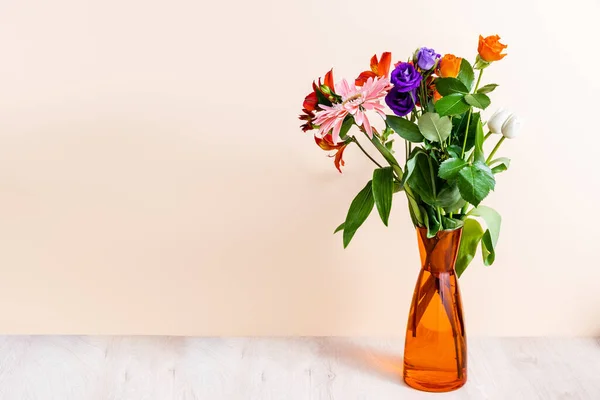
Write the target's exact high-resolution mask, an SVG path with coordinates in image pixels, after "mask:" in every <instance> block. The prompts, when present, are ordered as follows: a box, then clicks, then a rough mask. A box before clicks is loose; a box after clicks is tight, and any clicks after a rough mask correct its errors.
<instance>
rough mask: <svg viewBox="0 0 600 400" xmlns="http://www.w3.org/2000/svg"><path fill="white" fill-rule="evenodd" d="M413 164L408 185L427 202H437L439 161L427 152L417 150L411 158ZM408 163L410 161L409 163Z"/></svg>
mask: <svg viewBox="0 0 600 400" xmlns="http://www.w3.org/2000/svg"><path fill="white" fill-rule="evenodd" d="M409 161H410V163H411V164H412V165H413V166H412V171H411V174H410V177H409V178H407V179H408V180H407V182H408V185H409V186H410V187H411V188H412V189H413V190H414V191H415V192H416V193H417V194H418V195H419V196H420V197H421V199H422V200H423V201H424V202H425V203H427V204H435V201H436V195H437V186H438V185H437V184H438V183H439V182H437V181H438V180H437V168H436V167H437V162H436V161H435V160H433V159H432V158H431V157H430V156H429V155H428V154H427V153H426V152H424V151H419V152H416V153H415V155H414V156H413V158H412V159H411V160H409ZM407 164H408V163H407Z"/></svg>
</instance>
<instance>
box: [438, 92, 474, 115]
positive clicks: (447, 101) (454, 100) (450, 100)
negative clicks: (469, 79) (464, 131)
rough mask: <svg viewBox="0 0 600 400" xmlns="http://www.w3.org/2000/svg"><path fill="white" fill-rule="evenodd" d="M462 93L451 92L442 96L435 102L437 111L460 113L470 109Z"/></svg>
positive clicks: (447, 113) (443, 113)
mask: <svg viewBox="0 0 600 400" xmlns="http://www.w3.org/2000/svg"><path fill="white" fill-rule="evenodd" d="M463 97H464V96H463V95H462V94H458V93H455V94H451V95H449V96H445V97H442V98H441V99H439V100H438V101H437V102H436V103H435V111H437V112H438V114H440V115H459V114H463V113H465V112H467V111H469V108H470V106H469V105H468V104H467V103H466V102H465V101H464V99H463Z"/></svg>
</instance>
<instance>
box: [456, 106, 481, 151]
mask: <svg viewBox="0 0 600 400" xmlns="http://www.w3.org/2000/svg"><path fill="white" fill-rule="evenodd" d="M454 120H455V121H456V122H455V123H454V128H453V131H452V143H453V144H454V145H456V146H457V148H458V153H457V154H458V155H457V157H460V154H461V150H462V146H463V141H464V140H465V131H466V130H467V121H468V120H469V116H468V114H465V115H463V116H462V117H460V118H457V117H454ZM480 121H481V114H479V113H478V112H477V113H471V120H470V121H469V136H468V137H467V147H466V149H465V151H467V152H468V151H469V150H471V149H472V148H473V146H474V145H475V130H476V129H477V124H478V123H479V122H480Z"/></svg>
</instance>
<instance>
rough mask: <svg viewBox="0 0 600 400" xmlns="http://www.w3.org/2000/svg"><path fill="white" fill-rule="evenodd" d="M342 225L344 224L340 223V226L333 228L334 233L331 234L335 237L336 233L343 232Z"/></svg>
mask: <svg viewBox="0 0 600 400" xmlns="http://www.w3.org/2000/svg"><path fill="white" fill-rule="evenodd" d="M344 224H345V222H342V223H341V224H340V226H338V227H337V228H335V231H333V234H334V235H335V234H336V233H338V232H339V231H343V230H344Z"/></svg>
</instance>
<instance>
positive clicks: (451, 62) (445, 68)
mask: <svg viewBox="0 0 600 400" xmlns="http://www.w3.org/2000/svg"><path fill="white" fill-rule="evenodd" d="M461 61H462V58H460V57H456V56H455V55H454V54H446V55H445V56H444V57H442V59H441V60H440V65H439V68H438V75H439V76H441V77H442V78H456V76H457V75H458V71H460V63H461Z"/></svg>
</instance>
